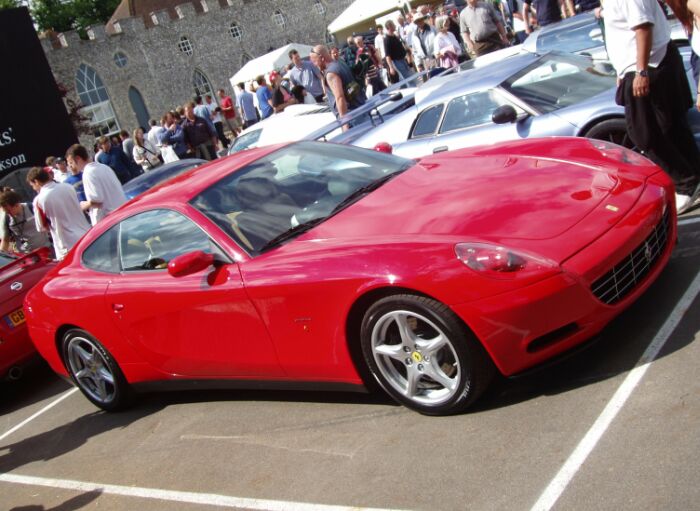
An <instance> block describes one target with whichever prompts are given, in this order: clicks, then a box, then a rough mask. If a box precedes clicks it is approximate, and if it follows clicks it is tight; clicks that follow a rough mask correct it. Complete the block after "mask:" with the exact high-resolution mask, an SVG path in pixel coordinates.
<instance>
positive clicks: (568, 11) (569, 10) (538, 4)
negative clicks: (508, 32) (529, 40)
mask: <svg viewBox="0 0 700 511" xmlns="http://www.w3.org/2000/svg"><path fill="white" fill-rule="evenodd" d="M530 7H533V8H534V9H535V11H536V12H537V24H538V25H539V26H541V27H544V26H545V25H549V24H551V23H556V22H557V21H561V20H562V13H563V14H564V17H565V18H568V17H570V16H573V15H574V3H573V1H572V0H523V20H524V21H525V32H526V33H528V34H529V33H530V32H532V23H531V21H530V20H531V18H532V16H530Z"/></svg>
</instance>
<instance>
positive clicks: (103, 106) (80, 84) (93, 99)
mask: <svg viewBox="0 0 700 511" xmlns="http://www.w3.org/2000/svg"><path fill="white" fill-rule="evenodd" d="M75 91H76V92H77V93H78V97H80V102H81V103H82V104H83V109H82V113H83V114H84V115H85V116H86V117H87V118H88V119H89V120H90V121H89V122H90V128H91V129H92V132H93V134H94V135H95V136H96V137H99V136H101V135H112V134H114V133H118V132H119V123H118V122H117V117H116V115H114V109H113V108H112V102H111V101H110V100H109V95H108V94H107V89H106V88H105V86H104V83H102V79H101V78H100V76H99V75H98V74H97V73H96V72H95V70H94V69H93V68H91V67H90V66H86V65H85V64H80V67H79V68H78V72H77V73H76V76H75Z"/></svg>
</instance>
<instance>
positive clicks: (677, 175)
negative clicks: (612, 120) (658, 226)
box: [603, 0, 700, 213]
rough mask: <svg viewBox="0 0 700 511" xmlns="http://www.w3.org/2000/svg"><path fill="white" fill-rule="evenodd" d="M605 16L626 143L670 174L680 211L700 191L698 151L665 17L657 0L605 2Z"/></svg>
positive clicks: (687, 97)
mask: <svg viewBox="0 0 700 511" xmlns="http://www.w3.org/2000/svg"><path fill="white" fill-rule="evenodd" d="M603 17H604V18H605V39H606V46H607V49H608V55H609V57H610V61H611V62H612V64H613V66H614V67H615V71H616V72H617V75H618V89H617V97H616V101H617V103H618V104H619V105H622V106H624V107H625V118H626V120H627V131H628V133H629V136H630V139H631V140H632V141H633V142H634V144H635V145H636V146H637V148H639V149H640V150H641V151H642V152H643V153H644V154H645V155H646V156H648V157H649V158H650V159H652V160H653V161H654V162H655V163H656V164H658V165H659V166H660V167H661V168H663V169H664V170H665V171H666V172H667V173H668V174H669V175H670V176H671V178H672V179H673V181H674V183H675V185H676V209H677V211H678V212H679V213H682V212H683V211H685V210H687V209H688V208H689V207H690V206H692V204H693V202H694V201H695V199H697V197H698V194H699V193H700V153H698V149H697V146H696V145H695V139H694V138H693V134H692V132H691V130H690V126H689V125H688V120H687V117H686V114H687V111H688V109H689V108H690V107H692V105H693V100H692V95H691V93H690V89H689V87H688V80H687V79H686V76H685V69H684V66H683V61H682V60H681V56H680V54H679V53H678V49H677V48H676V46H675V45H674V44H673V42H671V35H670V34H671V32H670V28H669V25H668V22H667V21H666V17H665V16H664V13H663V11H662V10H661V7H659V4H658V2H657V0H606V1H605V5H604V9H603Z"/></svg>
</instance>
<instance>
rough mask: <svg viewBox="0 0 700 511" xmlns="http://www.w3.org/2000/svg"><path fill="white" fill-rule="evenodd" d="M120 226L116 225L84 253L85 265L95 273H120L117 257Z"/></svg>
mask: <svg viewBox="0 0 700 511" xmlns="http://www.w3.org/2000/svg"><path fill="white" fill-rule="evenodd" d="M118 233H119V225H115V226H114V227H112V228H111V229H110V230H108V231H107V232H105V233H104V234H103V235H102V236H100V237H99V238H97V239H96V240H95V241H93V242H92V245H90V246H89V247H88V248H86V249H85V251H84V252H83V265H84V266H85V267H86V268H90V269H91V270H95V271H102V272H107V273H119V258H118V256H117V234H118Z"/></svg>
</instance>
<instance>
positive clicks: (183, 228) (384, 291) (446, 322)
mask: <svg viewBox="0 0 700 511" xmlns="http://www.w3.org/2000/svg"><path fill="white" fill-rule="evenodd" d="M675 240H676V212H675V209H674V189H673V185H672V182H671V180H670V179H669V177H668V176H667V175H666V174H665V173H664V172H663V171H662V170H661V169H660V168H659V167H657V166H656V165H654V164H653V163H651V162H650V161H649V160H647V159H645V158H643V157H641V156H640V155H638V154H636V153H634V152H631V151H629V150H627V149H624V148H622V147H619V146H616V145H614V144H610V143H607V142H602V141H597V140H587V139H580V138H546V139H536V140H523V141H517V142H512V143H504V144H499V145H497V146H496V145H494V146H483V147H478V148H470V149H465V150H459V151H454V152H445V153H440V154H436V155H433V156H430V157H426V158H422V159H420V160H416V161H414V160H406V159H403V158H398V157H396V156H393V155H389V154H384V153H379V152H376V151H369V150H365V149H360V148H356V147H349V146H342V145H336V144H330V143H321V142H298V143H293V144H288V145H278V146H272V147H265V148H260V149H254V150H250V151H244V152H241V153H237V154H235V155H233V156H230V157H228V158H225V159H221V160H217V161H215V162H212V163H210V164H207V165H203V166H202V167H199V168H197V169H194V170H192V171H188V172H187V173H185V174H183V175H181V176H178V177H176V178H174V179H172V180H170V181H168V182H166V183H163V184H161V185H159V186H157V187H156V188H154V189H152V190H150V191H148V192H146V193H144V194H143V195H141V196H139V197H137V198H136V199H134V200H132V201H131V202H129V203H128V204H126V205H125V206H123V207H122V208H120V209H119V210H117V211H116V212H114V213H112V214H111V215H109V216H108V217H107V218H106V219H105V220H103V221H102V222H101V223H100V224H99V225H97V226H96V227H94V228H93V229H91V230H90V231H89V232H88V233H87V234H86V235H85V236H84V237H83V239H82V240H80V241H79V242H78V244H77V245H76V246H75V247H74V249H73V250H72V251H71V252H70V253H69V255H68V256H67V257H66V259H65V260H64V261H62V262H61V263H59V264H58V266H57V267H56V268H55V269H53V270H52V271H50V272H49V274H48V275H47V276H46V278H44V279H43V280H42V281H41V282H40V283H39V284H38V285H37V286H36V287H34V289H32V291H31V292H30V293H29V294H28V295H27V298H26V301H25V310H26V313H27V321H28V325H29V330H30V333H31V337H32V339H33V341H34V343H35V345H36V347H37V349H38V351H39V352H40V353H41V355H42V356H43V357H44V358H46V360H48V362H49V364H50V365H51V367H52V368H53V369H54V370H55V371H56V372H58V373H60V374H62V375H64V376H69V377H70V378H71V379H72V380H73V381H74V382H75V384H76V385H77V386H78V387H79V388H80V389H81V391H82V392H83V393H84V394H85V396H86V397H87V398H88V399H89V400H90V401H92V402H93V403H94V404H95V405H97V406H98V407H101V408H103V409H105V410H118V409H121V408H124V407H125V406H127V405H129V404H130V403H131V402H132V398H133V396H134V394H135V391H146V390H149V389H160V388H191V387H194V388H209V387H211V388H216V387H221V386H226V387H231V388H237V387H240V388H294V389H297V388H304V389H308V388H314V389H322V388H325V389H346V390H364V389H365V388H366V387H367V386H369V387H373V386H374V384H378V385H379V387H381V388H382V389H384V391H386V393H388V394H389V395H390V396H391V397H392V398H394V399H395V400H397V401H398V402H400V403H402V404H404V405H406V406H408V407H409V408H411V409H414V410H417V411H419V412H421V413H425V414H430V415H445V414H451V413H457V412H459V411H461V410H464V409H465V408H467V407H468V406H469V405H470V404H471V403H473V402H474V401H475V400H476V399H477V398H478V397H479V395H480V394H481V393H482V392H483V391H484V389H485V388H486V387H487V386H488V384H489V382H490V380H491V379H492V377H493V376H494V375H495V374H496V373H501V374H502V375H505V376H511V375H516V374H518V373H521V372H523V371H525V370H528V369H530V368H533V367H535V366H537V365H540V364H542V363H543V362H545V361H548V360H550V359H552V358H553V357H556V356H558V355H560V354H562V353H564V352H566V351H567V350H570V349H571V348H573V347H575V346H578V345H580V344H581V343H583V342H584V341H585V340H587V339H589V338H591V337H592V336H594V335H595V334H597V333H598V332H599V331H600V330H601V329H603V327H604V326H605V325H606V324H607V323H609V322H610V320H611V319H612V318H614V317H615V316H616V315H618V314H619V313H620V312H621V311H623V310H624V309H625V308H627V307H628V306H629V305H630V304H631V303H632V302H633V301H634V300H635V299H637V298H638V297H639V296H640V295H641V294H642V293H643V292H644V291H645V290H646V289H647V288H648V287H649V285H650V284H651V283H652V282H653V281H654V280H655V279H656V278H657V277H658V275H659V273H660V272H661V271H662V269H663V268H664V266H665V265H666V263H667V262H668V260H669V257H670V254H671V251H672V249H673V246H674V244H675Z"/></svg>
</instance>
